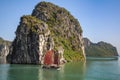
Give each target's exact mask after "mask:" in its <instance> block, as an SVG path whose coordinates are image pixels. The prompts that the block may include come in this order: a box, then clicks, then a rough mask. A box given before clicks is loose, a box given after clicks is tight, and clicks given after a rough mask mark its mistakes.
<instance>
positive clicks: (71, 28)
mask: <svg viewBox="0 0 120 80" xmlns="http://www.w3.org/2000/svg"><path fill="white" fill-rule="evenodd" d="M32 16H35V17H36V18H38V19H39V20H42V21H44V22H46V23H47V24H48V26H49V29H50V31H51V32H52V34H51V35H52V36H53V39H54V41H55V48H57V47H59V46H61V45H62V46H63V48H64V49H65V51H64V56H65V58H66V59H67V60H68V61H71V60H72V61H75V60H76V61H77V60H82V59H83V60H85V52H84V45H83V43H84V42H83V38H82V29H81V26H80V24H79V22H78V20H77V19H75V18H74V17H73V16H72V15H71V14H70V13H69V12H68V11H67V10H66V9H64V8H61V7H58V6H57V5H54V4H52V3H49V2H41V3H39V4H38V5H36V7H35V9H34V10H33V13H32ZM72 53H74V54H72ZM77 56H78V58H76V57H77ZM75 58H76V59H75Z"/></svg>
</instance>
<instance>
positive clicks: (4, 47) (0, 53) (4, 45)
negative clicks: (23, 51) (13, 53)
mask: <svg viewBox="0 0 120 80" xmlns="http://www.w3.org/2000/svg"><path fill="white" fill-rule="evenodd" d="M10 45H11V42H9V41H6V40H3V39H2V38H0V63H6V56H7V55H8V53H9V48H10Z"/></svg>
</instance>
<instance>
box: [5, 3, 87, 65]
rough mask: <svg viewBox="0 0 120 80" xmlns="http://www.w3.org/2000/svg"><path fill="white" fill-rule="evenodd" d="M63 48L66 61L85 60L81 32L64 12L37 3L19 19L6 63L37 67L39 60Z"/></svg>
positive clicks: (75, 22) (51, 6) (68, 14)
mask: <svg viewBox="0 0 120 80" xmlns="http://www.w3.org/2000/svg"><path fill="white" fill-rule="evenodd" d="M59 47H62V48H63V49H64V58H65V59H66V60H67V61H85V53H84V45H83V40H82V29H81V26H80V24H79V22H78V21H77V19H75V18H74V17H73V16H72V15H71V14H70V13H69V12H68V11H67V10H66V9H64V8H61V7H58V6H57V5H54V4H52V3H49V2H40V3H39V4H38V5H37V6H36V7H35V9H34V10H33V12H32V15H29V16H23V17H21V20H20V24H19V26H18V28H17V30H16V38H15V40H14V41H13V43H12V50H11V51H10V54H9V55H8V57H7V59H8V62H10V63H30V64H31V63H33V64H41V62H42V57H43V56H44V54H45V53H46V52H47V51H48V50H51V49H53V50H54V51H55V52H60V51H59Z"/></svg>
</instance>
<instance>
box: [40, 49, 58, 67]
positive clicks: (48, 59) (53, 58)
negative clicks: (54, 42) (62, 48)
mask: <svg viewBox="0 0 120 80" xmlns="http://www.w3.org/2000/svg"><path fill="white" fill-rule="evenodd" d="M42 68H45V69H60V54H59V53H57V52H56V53H55V51H54V50H49V51H47V52H46V53H45V55H44V60H43V66H42Z"/></svg>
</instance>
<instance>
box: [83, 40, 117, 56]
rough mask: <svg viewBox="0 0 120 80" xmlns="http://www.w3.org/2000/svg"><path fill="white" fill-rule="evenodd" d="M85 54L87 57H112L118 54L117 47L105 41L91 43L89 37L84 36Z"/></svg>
mask: <svg viewBox="0 0 120 80" xmlns="http://www.w3.org/2000/svg"><path fill="white" fill-rule="evenodd" d="M84 46H85V52H86V56H88V57H114V56H118V52H117V49H116V48H115V47H114V46H113V45H111V44H109V43H106V42H103V41H101V42H98V43H92V42H91V41H90V40H89V39H87V38H84Z"/></svg>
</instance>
